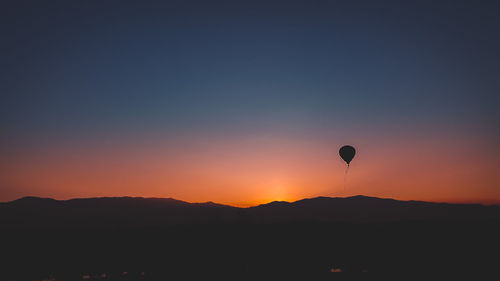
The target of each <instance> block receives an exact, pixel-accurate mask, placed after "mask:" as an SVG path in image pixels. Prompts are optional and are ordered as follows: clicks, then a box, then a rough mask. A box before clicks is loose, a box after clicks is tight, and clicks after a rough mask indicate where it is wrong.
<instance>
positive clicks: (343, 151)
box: [339, 145, 356, 166]
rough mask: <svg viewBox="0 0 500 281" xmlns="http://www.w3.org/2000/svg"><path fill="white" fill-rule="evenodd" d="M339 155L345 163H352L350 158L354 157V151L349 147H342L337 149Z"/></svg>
mask: <svg viewBox="0 0 500 281" xmlns="http://www.w3.org/2000/svg"><path fill="white" fill-rule="evenodd" d="M339 154H340V157H341V158H342V159H343V160H344V161H345V162H346V163H347V165H348V166H349V164H350V163H351V161H352V158H354V155H355V154H356V149H354V147H352V146H350V145H344V146H342V147H341V148H340V149H339Z"/></svg>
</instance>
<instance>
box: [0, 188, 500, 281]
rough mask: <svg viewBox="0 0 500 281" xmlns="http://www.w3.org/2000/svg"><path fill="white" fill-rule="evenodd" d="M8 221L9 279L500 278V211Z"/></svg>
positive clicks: (106, 206)
mask: <svg viewBox="0 0 500 281" xmlns="http://www.w3.org/2000/svg"><path fill="white" fill-rule="evenodd" d="M0 222H1V229H0V231H1V237H2V249H1V251H0V257H1V265H2V266H1V273H0V274H1V275H2V276H0V280H7V281H8V280H172V277H175V279H174V280H183V279H184V280H186V279H191V280H211V279H210V278H212V277H217V278H225V277H227V278H233V279H234V280H258V279H266V277H270V276H281V277H283V276H322V278H324V279H336V278H337V277H339V276H345V275H346V274H349V273H351V274H355V275H357V276H363V275H372V274H384V275H402V276H408V274H410V275H423V276H425V275H430V274H436V273H440V274H445V275H448V274H453V275H455V274H457V273H459V274H462V273H467V274H484V275H485V276H486V275H490V276H493V275H496V276H498V275H500V274H499V273H498V272H497V270H498V268H499V265H500V262H499V255H500V241H499V240H500V239H499V237H500V227H499V226H500V209H499V207H497V206H489V207H486V206H481V205H451V204H435V203H425V202H402V201H396V200H390V199H379V198H370V197H362V196H357V197H350V198H314V199H306V200H301V201H297V202H294V203H286V202H273V203H270V204H266V205H261V206H258V207H253V208H244V209H243V208H234V207H229V206H223V205H218V204H214V203H202V204H190V203H186V202H182V201H177V200H173V199H143V198H96V199H77V200H69V201H55V200H51V199H40V198H23V199H20V200H17V201H13V202H9V203H2V204H0ZM332 271H333V272H332ZM339 271H341V272H339ZM277 280H279V279H277Z"/></svg>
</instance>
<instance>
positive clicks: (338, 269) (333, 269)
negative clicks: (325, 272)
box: [330, 268, 342, 272]
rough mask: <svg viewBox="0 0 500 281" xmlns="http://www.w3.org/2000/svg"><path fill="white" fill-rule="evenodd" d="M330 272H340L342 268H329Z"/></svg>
mask: <svg viewBox="0 0 500 281" xmlns="http://www.w3.org/2000/svg"><path fill="white" fill-rule="evenodd" d="M330 272H342V268H330Z"/></svg>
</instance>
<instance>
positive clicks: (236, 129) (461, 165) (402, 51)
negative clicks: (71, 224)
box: [0, 0, 500, 206]
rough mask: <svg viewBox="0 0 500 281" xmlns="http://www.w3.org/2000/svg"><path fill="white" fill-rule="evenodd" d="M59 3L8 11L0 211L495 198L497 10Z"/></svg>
mask: <svg viewBox="0 0 500 281" xmlns="http://www.w3.org/2000/svg"><path fill="white" fill-rule="evenodd" d="M49 2H50V3H48V2H47V1H19V0H11V1H2V4H0V23H1V24H0V30H1V35H2V37H1V38H2V39H1V41H2V44H1V46H0V50H1V52H0V63H1V68H0V75H1V76H0V94H1V102H0V130H1V134H0V201H8V200H13V199H16V198H19V197H22V196H27V195H35V196H47V197H53V198H58V199H65V198H72V197H90V196H92V197H93V196H123V195H129V196H146V197H174V198H176V199H180V200H186V201H192V202H200V201H215V202H219V203H227V204H232V205H239V206H248V205H253V204H259V203H264V202H268V201H273V200H287V201H292V200H297V199H301V198H304V197H314V196H349V195H354V194H364V195H369V196H381V197H391V198H396V199H403V200H428V201H448V202H481V203H488V204H489V203H500V174H499V172H500V171H499V167H500V113H499V108H500V97H499V96H500V79H499V77H500V55H499V50H500V36H499V34H500V17H499V16H498V14H499V12H500V5H499V4H498V1H435V0H434V1H356V0H354V1H352V0H349V1H347V0H345V1H326V0H325V1H312V0H308V1H290V0H289V1H201V0H200V1H197V0H188V1H186V0H184V1H123V0H121V1H112V0H108V1H92V0H87V1H49ZM145 2H147V3H145ZM375 2H376V3H375ZM343 144H352V145H354V146H355V147H356V148H357V150H358V154H357V156H356V157H355V159H354V160H353V162H352V163H351V169H350V171H349V174H348V177H347V186H346V189H345V190H344V172H345V164H344V163H343V162H342V161H341V160H340V158H339V157H338V152H337V151H338V149H339V147H340V146H342V145H343Z"/></svg>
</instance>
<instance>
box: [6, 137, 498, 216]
mask: <svg viewBox="0 0 500 281" xmlns="http://www.w3.org/2000/svg"><path fill="white" fill-rule="evenodd" d="M358 139H362V140H363V138H358ZM472 141H473V140H470V139H459V140H457V139H449V138H442V137H441V138H439V139H438V138H436V139H426V140H418V141H415V140H414V139H409V138H408V139H403V138H402V139H399V140H397V141H394V140H393V141H387V140H384V139H378V140H377V139H375V140H374V139H370V141H368V140H365V141H361V142H359V143H352V144H353V145H354V146H355V147H357V149H358V154H357V155H356V157H355V159H354V160H353V162H352V163H351V168H350V170H349V174H348V176H347V187H346V190H345V191H344V172H345V163H343V162H342V160H340V158H339V157H338V154H337V150H338V147H339V146H340V144H344V143H343V142H341V141H338V140H328V141H325V140H322V141H318V139H313V138H284V137H277V136H274V137H232V138H230V137H227V138H224V139H198V140H169V141H164V140H163V141H159V140H157V141H144V142H130V141H129V142H128V143H127V141H123V140H117V141H112V142H108V143H99V142H95V143H92V142H82V143H67V144H65V145H60V146H58V147H55V146H43V147H34V148H32V149H31V150H22V151H16V150H15V149H14V150H12V151H10V152H9V153H8V154H7V157H6V158H4V160H2V162H1V163H0V166H1V168H2V173H1V174H0V184H1V185H2V186H5V187H8V188H5V189H4V190H3V191H2V192H1V193H0V198H1V199H2V200H1V201H8V200H14V199H17V198H19V197H22V196H27V195H33V196H44V197H52V198H56V199H68V198H74V197H101V196H141V197H172V198H175V199H179V200H183V201H188V202H206V201H213V202H216V203H221V204H228V205H233V206H242V207H248V206H255V205H258V204H263V203H268V202H271V201H289V202H290V201H296V200H300V199H303V198H311V197H317V196H334V197H345V196H352V195H359V194H363V195H367V196H376V197H385V198H395V199H401V200H423V201H438V202H456V203H471V202H479V203H486V204H491V203H497V202H500V191H499V189H498V188H497V187H498V184H499V176H498V174H497V172H496V167H497V164H498V163H499V157H498V155H499V154H498V153H496V152H494V153H491V151H490V153H489V154H486V155H488V156H486V157H484V156H482V157H481V159H479V156H478V154H474V153H472V154H469V153H467V149H466V148H468V147H470V146H471V144H470V142H472ZM474 141H475V140H474ZM337 143H338V144H337ZM332 144H333V145H332ZM464 152H465V153H464Z"/></svg>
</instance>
